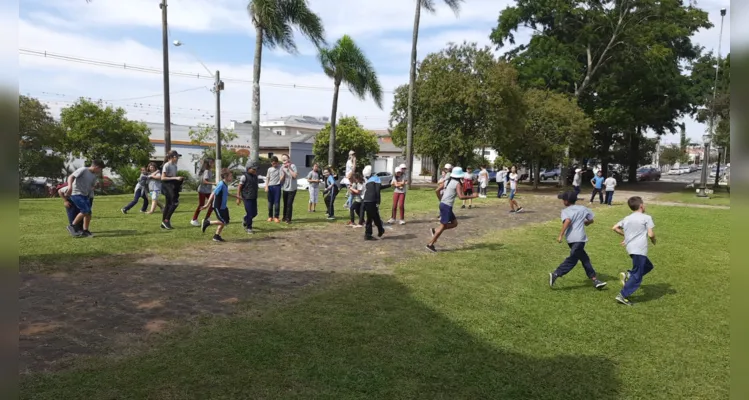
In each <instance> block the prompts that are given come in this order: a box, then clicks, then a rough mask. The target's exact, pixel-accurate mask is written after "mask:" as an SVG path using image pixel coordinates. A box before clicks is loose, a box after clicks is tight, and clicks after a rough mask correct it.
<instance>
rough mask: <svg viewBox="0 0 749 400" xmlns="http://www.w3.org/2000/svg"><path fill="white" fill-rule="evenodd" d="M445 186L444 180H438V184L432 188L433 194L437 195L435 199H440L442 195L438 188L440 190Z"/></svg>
mask: <svg viewBox="0 0 749 400" xmlns="http://www.w3.org/2000/svg"><path fill="white" fill-rule="evenodd" d="M444 187H445V182H444V181H442V182H440V184H439V185H437V189H434V194H435V195H437V200H442V195H441V194H440V190H442V189H443V188H444Z"/></svg>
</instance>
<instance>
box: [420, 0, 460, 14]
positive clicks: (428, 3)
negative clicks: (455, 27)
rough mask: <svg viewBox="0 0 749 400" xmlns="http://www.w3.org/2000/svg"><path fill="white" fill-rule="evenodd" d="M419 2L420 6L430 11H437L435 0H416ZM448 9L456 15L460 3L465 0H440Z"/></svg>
mask: <svg viewBox="0 0 749 400" xmlns="http://www.w3.org/2000/svg"><path fill="white" fill-rule="evenodd" d="M417 1H420V2H421V8H422V9H424V10H426V11H429V12H430V13H434V12H435V11H437V8H436V4H435V3H436V1H435V0H417ZM442 1H443V2H444V3H445V4H446V5H447V6H448V7H450V9H451V10H452V11H453V12H454V13H455V15H458V13H459V12H460V5H461V3H463V2H464V1H465V0H442Z"/></svg>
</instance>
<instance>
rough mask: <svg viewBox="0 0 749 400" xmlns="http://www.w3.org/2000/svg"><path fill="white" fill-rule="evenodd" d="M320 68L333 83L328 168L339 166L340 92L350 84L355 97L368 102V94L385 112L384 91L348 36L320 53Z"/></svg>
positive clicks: (362, 55)
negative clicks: (337, 145)
mask: <svg viewBox="0 0 749 400" xmlns="http://www.w3.org/2000/svg"><path fill="white" fill-rule="evenodd" d="M319 58H320V64H322V68H323V70H324V71H325V74H326V75H328V76H329V77H331V78H332V79H333V85H334V90H333V110H332V111H331V113H330V145H329V147H328V165H335V123H336V114H337V112H338V90H339V89H340V88H341V83H346V85H348V87H349V90H350V91H351V93H352V94H354V95H355V96H356V97H358V98H359V99H361V100H364V98H365V96H366V95H367V93H369V95H370V96H372V99H373V100H374V101H375V104H377V107H379V108H380V109H382V87H381V86H380V81H379V80H378V79H377V74H376V73H375V70H374V68H373V67H372V63H371V62H370V61H369V60H368V59H367V57H366V56H365V55H364V53H363V52H362V50H361V49H360V48H359V46H357V45H356V43H354V40H353V39H351V37H349V36H348V35H343V37H342V38H340V39H338V41H337V42H336V43H335V46H333V47H332V48H329V49H328V48H323V49H320V54H319Z"/></svg>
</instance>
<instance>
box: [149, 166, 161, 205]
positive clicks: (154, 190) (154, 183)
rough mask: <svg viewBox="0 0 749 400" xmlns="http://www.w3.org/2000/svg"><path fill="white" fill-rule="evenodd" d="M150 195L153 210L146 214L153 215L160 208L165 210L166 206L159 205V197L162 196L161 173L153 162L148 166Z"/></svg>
mask: <svg viewBox="0 0 749 400" xmlns="http://www.w3.org/2000/svg"><path fill="white" fill-rule="evenodd" d="M148 173H150V175H149V176H148V194H149V195H150V196H151V209H150V210H148V212H147V213H146V214H153V212H154V211H156V207H157V206H158V207H159V208H160V209H162V210H163V209H164V206H163V205H162V204H161V203H159V195H160V194H161V171H160V170H159V167H157V166H156V163H154V162H151V163H149V164H148Z"/></svg>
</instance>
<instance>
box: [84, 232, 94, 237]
mask: <svg viewBox="0 0 749 400" xmlns="http://www.w3.org/2000/svg"><path fill="white" fill-rule="evenodd" d="M81 237H86V238H91V237H94V234H93V233H91V231H83V232H81Z"/></svg>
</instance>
